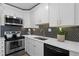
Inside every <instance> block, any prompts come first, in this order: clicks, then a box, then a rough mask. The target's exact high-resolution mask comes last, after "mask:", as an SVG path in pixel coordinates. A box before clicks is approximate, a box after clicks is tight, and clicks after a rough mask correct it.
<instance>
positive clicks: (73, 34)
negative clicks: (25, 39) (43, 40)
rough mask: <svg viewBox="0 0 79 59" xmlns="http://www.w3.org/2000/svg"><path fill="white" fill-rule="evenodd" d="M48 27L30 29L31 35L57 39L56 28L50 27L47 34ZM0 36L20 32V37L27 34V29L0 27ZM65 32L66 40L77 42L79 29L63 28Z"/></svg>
mask: <svg viewBox="0 0 79 59" xmlns="http://www.w3.org/2000/svg"><path fill="white" fill-rule="evenodd" d="M48 28H49V27H48V25H46V26H45V25H43V26H42V25H41V26H39V28H35V31H33V28H31V34H34V35H41V36H46V37H52V38H57V27H51V30H52V31H51V32H48ZM0 29H1V30H0V36H1V37H2V36H4V31H21V32H22V35H26V34H28V33H27V32H28V28H22V27H17V26H0ZM64 30H65V31H66V33H67V34H66V40H70V41H77V42H79V27H64Z"/></svg>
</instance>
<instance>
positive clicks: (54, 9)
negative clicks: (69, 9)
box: [48, 3, 60, 27]
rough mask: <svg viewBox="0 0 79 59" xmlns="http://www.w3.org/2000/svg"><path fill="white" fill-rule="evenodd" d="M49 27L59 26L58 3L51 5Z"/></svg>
mask: <svg viewBox="0 0 79 59" xmlns="http://www.w3.org/2000/svg"><path fill="white" fill-rule="evenodd" d="M48 6H49V10H48V13H49V26H50V27H55V26H57V25H58V24H60V23H58V21H59V20H60V19H59V4H58V3H49V4H48Z"/></svg>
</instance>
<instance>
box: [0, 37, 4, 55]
mask: <svg viewBox="0 0 79 59" xmlns="http://www.w3.org/2000/svg"><path fill="white" fill-rule="evenodd" d="M0 56H5V41H4V38H0Z"/></svg>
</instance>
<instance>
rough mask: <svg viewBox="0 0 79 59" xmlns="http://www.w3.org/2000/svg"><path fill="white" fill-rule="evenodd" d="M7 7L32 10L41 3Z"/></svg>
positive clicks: (17, 4) (13, 4)
mask: <svg viewBox="0 0 79 59" xmlns="http://www.w3.org/2000/svg"><path fill="white" fill-rule="evenodd" d="M5 4H7V5H10V6H13V7H16V8H19V9H22V10H31V9H32V8H34V7H35V6H37V5H38V4H39V3H5Z"/></svg>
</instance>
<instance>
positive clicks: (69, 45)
mask: <svg viewBox="0 0 79 59" xmlns="http://www.w3.org/2000/svg"><path fill="white" fill-rule="evenodd" d="M24 36H25V37H28V38H32V39H34V40H37V41H40V42H43V43H47V44H50V45H53V46H56V47H60V48H63V49H66V50H69V51H74V52H78V53H79V42H73V41H68V40H65V41H64V42H59V41H58V40H57V39H56V38H50V37H43V36H37V35H24ZM34 37H43V38H47V39H48V40H38V39H35V38H34Z"/></svg>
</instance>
